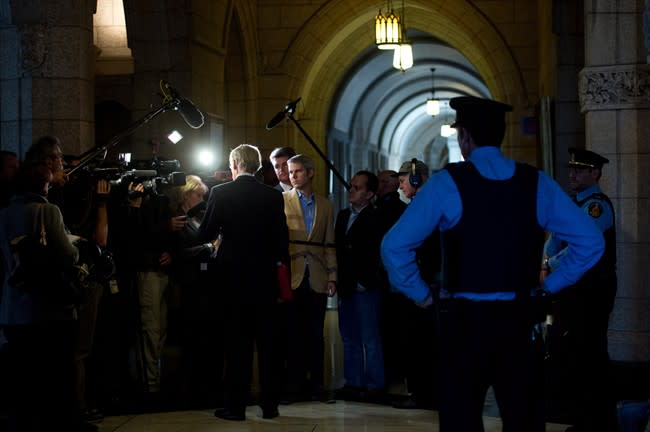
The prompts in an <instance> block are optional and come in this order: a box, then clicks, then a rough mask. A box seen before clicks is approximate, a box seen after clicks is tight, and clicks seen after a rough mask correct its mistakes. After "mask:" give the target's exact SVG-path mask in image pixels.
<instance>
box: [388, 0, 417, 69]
mask: <svg viewBox="0 0 650 432" xmlns="http://www.w3.org/2000/svg"><path fill="white" fill-rule="evenodd" d="M405 17H406V14H405V13H404V0H402V33H401V34H400V39H399V40H400V43H399V46H398V47H397V48H395V52H394V53H393V67H394V68H395V69H399V70H400V71H402V72H404V71H405V70H406V69H409V68H411V67H412V66H413V47H412V46H411V43H410V42H409V41H407V40H406V19H405Z"/></svg>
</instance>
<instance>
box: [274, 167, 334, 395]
mask: <svg viewBox="0 0 650 432" xmlns="http://www.w3.org/2000/svg"><path fill="white" fill-rule="evenodd" d="M288 166H289V177H290V180H291V185H292V186H293V190H291V191H288V192H284V193H283V196H284V212H285V214H286V217H287V225H288V226H289V242H290V244H289V253H290V255H291V273H292V277H291V288H292V289H293V305H292V306H293V307H292V308H291V310H290V313H289V314H290V316H289V323H290V325H289V334H288V336H289V340H288V344H289V347H288V358H287V366H288V388H287V391H288V394H287V398H288V401H292V400H301V399H305V397H306V398H309V399H311V400H325V399H326V394H325V393H324V392H323V369H324V340H323V327H324V324H325V311H326V308H327V297H328V296H329V297H331V296H333V295H334V294H335V293H336V250H335V249H334V215H333V211H332V204H331V203H330V202H329V201H328V200H327V199H326V198H325V197H323V196H322V195H318V194H316V193H314V191H313V189H312V179H313V177H314V163H313V161H312V160H311V159H310V158H309V157H307V156H305V155H296V156H294V157H292V158H291V159H289V160H288ZM308 377H309V378H308Z"/></svg>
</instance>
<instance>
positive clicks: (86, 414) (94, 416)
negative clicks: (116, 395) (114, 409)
mask: <svg viewBox="0 0 650 432" xmlns="http://www.w3.org/2000/svg"><path fill="white" fill-rule="evenodd" d="M81 420H82V421H85V422H88V423H101V422H103V421H104V414H102V412H101V411H100V410H98V409H97V408H93V409H87V410H84V411H83V412H82V413H81Z"/></svg>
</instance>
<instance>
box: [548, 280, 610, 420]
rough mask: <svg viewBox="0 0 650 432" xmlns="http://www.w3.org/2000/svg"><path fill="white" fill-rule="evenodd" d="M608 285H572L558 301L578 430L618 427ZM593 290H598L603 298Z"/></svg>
mask: <svg viewBox="0 0 650 432" xmlns="http://www.w3.org/2000/svg"><path fill="white" fill-rule="evenodd" d="M609 286H615V281H614V282H613V283H611V284H609V285H607V284H603V285H602V286H601V285H598V284H596V283H594V284H591V285H589V286H587V287H585V286H582V287H579V286H576V287H572V288H570V289H569V290H567V292H566V293H565V295H564V296H561V297H560V298H559V300H558V308H559V311H558V314H559V318H560V320H561V321H560V323H561V324H562V325H563V328H564V329H565V335H566V339H567V340H566V347H567V357H568V362H567V363H568V364H567V371H568V378H569V386H570V395H571V398H572V399H573V407H572V408H573V410H572V411H573V413H572V417H573V423H574V424H575V426H576V427H577V428H578V430H579V431H586V432H587V431H588V432H592V431H601V430H602V431H610V430H616V428H617V413H616V397H615V392H614V388H613V387H614V386H613V382H612V381H613V380H612V370H611V365H610V361H609V354H608V350H607V328H608V324H609V314H610V311H611V308H612V302H613V295H610V296H607V298H605V297H606V296H604V295H603V293H606V292H607V290H608V287H609ZM593 293H600V295H601V296H602V297H599V296H595V295H594V294H593Z"/></svg>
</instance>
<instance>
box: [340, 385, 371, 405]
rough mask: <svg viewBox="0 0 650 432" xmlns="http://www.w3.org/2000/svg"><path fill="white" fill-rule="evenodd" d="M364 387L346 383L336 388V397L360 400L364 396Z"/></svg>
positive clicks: (346, 399) (345, 399)
mask: <svg viewBox="0 0 650 432" xmlns="http://www.w3.org/2000/svg"><path fill="white" fill-rule="evenodd" d="M363 390H364V389H363V388H362V387H355V386H348V385H345V386H343V387H341V388H340V389H338V390H336V393H335V394H336V399H341V400H344V401H354V402H359V401H361V399H362V398H363Z"/></svg>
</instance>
